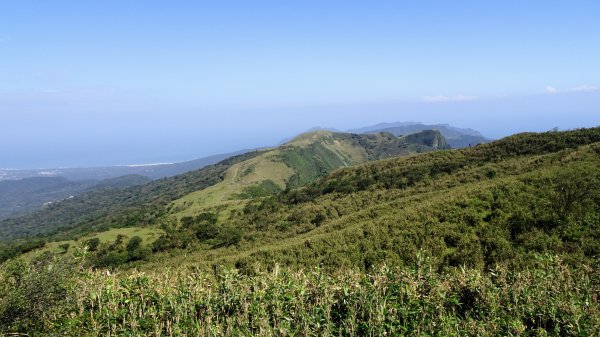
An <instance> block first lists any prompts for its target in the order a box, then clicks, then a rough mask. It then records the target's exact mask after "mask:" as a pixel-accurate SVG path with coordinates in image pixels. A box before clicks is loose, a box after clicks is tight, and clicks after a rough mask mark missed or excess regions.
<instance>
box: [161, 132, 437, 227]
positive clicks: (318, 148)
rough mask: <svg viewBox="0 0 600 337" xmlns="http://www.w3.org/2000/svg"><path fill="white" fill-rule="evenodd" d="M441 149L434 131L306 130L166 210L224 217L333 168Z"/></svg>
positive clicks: (299, 185)
mask: <svg viewBox="0 0 600 337" xmlns="http://www.w3.org/2000/svg"><path fill="white" fill-rule="evenodd" d="M446 147H447V145H446V144H445V141H444V138H443V136H441V134H440V133H439V132H436V131H425V132H422V133H419V134H415V135H411V136H407V137H400V138H398V137H395V136H393V135H390V134H370V135H356V134H346V133H335V132H330V131H315V132H309V133H306V134H302V135H300V136H298V137H296V138H294V139H293V140H291V141H290V142H288V143H286V144H284V145H282V146H280V147H277V148H274V149H272V150H268V151H265V152H264V153H262V154H261V155H258V156H256V157H254V158H251V159H249V160H246V161H243V162H239V163H237V164H235V165H232V166H231V167H229V168H228V169H227V171H226V172H225V173H224V178H223V180H222V181H221V182H218V183H217V184H215V185H212V186H210V187H208V188H205V189H202V190H199V191H196V192H193V193H190V194H188V195H186V196H184V197H182V198H180V199H177V200H175V201H173V202H172V203H171V205H170V206H169V210H170V213H172V214H174V215H175V216H176V217H177V218H182V217H186V216H193V215H196V214H200V213H202V212H213V213H217V214H219V216H220V218H221V219H226V218H227V217H228V216H229V215H230V214H231V212H232V211H239V210H241V209H242V208H243V207H244V205H245V204H246V202H247V201H248V200H249V199H254V198H258V197H267V196H270V195H274V194H277V193H278V192H281V191H283V190H286V189H287V190H289V189H293V188H298V187H301V186H304V185H306V184H308V183H310V182H313V181H315V180H316V179H318V178H319V177H322V176H324V175H326V174H328V173H330V172H332V171H334V170H336V169H338V168H342V167H348V166H351V165H355V164H360V163H364V162H367V161H370V160H377V159H381V158H388V157H394V156H403V155H408V154H412V153H418V152H428V151H432V150H435V149H438V148H446Z"/></svg>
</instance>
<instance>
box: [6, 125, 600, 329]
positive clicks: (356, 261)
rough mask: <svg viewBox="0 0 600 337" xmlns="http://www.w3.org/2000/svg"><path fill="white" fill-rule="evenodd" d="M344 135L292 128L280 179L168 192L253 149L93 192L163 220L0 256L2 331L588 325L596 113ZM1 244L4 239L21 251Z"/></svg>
mask: <svg viewBox="0 0 600 337" xmlns="http://www.w3.org/2000/svg"><path fill="white" fill-rule="evenodd" d="M426 135H427V134H423V136H426ZM336 137H340V138H336ZM353 137H354V136H347V135H341V136H335V137H333V138H331V139H330V138H328V140H327V142H329V143H322V142H321V143H319V142H317V143H314V142H312V141H309V142H306V143H305V144H304V143H302V142H304V141H305V140H306V139H307V138H300V139H296V143H295V144H296V145H293V146H292V145H288V148H287V149H286V150H285V151H283V150H279V151H280V152H277V153H276V154H277V156H278V157H277V158H280V160H281V162H283V163H287V165H289V166H290V167H295V168H296V169H295V170H294V171H293V172H294V173H293V174H291V175H289V178H288V180H287V184H286V185H285V186H283V187H282V186H279V185H278V184H276V183H275V182H274V181H275V180H270V179H263V180H261V181H260V182H259V183H257V184H254V185H240V186H243V187H244V188H243V189H241V190H239V191H236V193H237V194H236V193H232V194H231V196H232V198H233V199H224V200H223V201H221V202H222V205H221V204H215V205H213V204H211V205H210V207H205V208H191V209H192V210H197V211H195V212H194V213H189V210H190V209H185V210H184V209H182V208H181V207H179V206H181V205H184V204H185V203H182V202H177V200H176V199H178V198H182V197H183V198H185V199H184V200H185V202H188V203H190V202H193V201H194V200H191V198H190V196H191V195H201V194H190V193H197V192H194V191H198V190H200V189H202V188H206V187H208V186H211V185H215V184H218V183H222V181H223V179H224V175H225V174H226V171H227V170H231V168H230V164H239V165H242V164H243V163H244V162H246V161H249V162H250V163H256V161H257V160H258V159H259V157H260V156H263V155H265V154H264V153H249V154H245V155H242V156H238V157H234V158H232V159H230V162H228V163H220V164H217V165H214V166H211V167H207V168H206V169H203V170H200V171H196V172H193V173H189V174H187V175H182V176H177V177H174V178H168V179H167V180H162V181H157V182H156V183H150V184H146V185H143V186H141V187H133V188H129V189H126V190H125V191H128V192H126V193H123V194H119V195H110V196H108V195H107V196H104V198H109V199H110V203H111V204H112V205H115V206H114V207H115V210H116V211H113V210H103V212H107V213H106V214H109V213H110V214H112V213H114V214H116V215H115V217H116V216H121V217H124V218H127V219H130V220H129V221H130V222H126V223H127V224H129V225H131V226H141V227H144V226H149V227H152V226H154V227H156V228H160V230H161V233H162V234H161V235H159V236H158V237H157V238H156V239H154V240H152V241H147V242H146V241H144V240H142V239H141V238H140V237H136V236H133V237H124V236H118V237H117V238H116V239H115V240H113V241H105V242H100V240H94V241H91V240H80V241H78V243H77V245H76V246H75V247H68V246H64V247H63V251H62V252H58V253H52V252H45V253H43V254H38V255H35V256H30V257H28V258H12V259H9V260H8V261H6V262H4V263H3V264H2V266H1V267H0V280H1V281H0V326H1V328H0V333H28V334H30V335H48V334H50V335H52V334H53V335H156V336H159V335H167V336H169V335H178V336H179V335H181V336H189V335H194V336H195V335H203V336H204V335H206V336H217V335H265V336H267V335H286V336H287V335H306V336H312V335H314V336H323V335H343V336H355V335H356V336H376V335H427V336H431V335H439V336H445V335H461V336H462V335H480V336H497V335H514V336H518V335H520V336H546V335H551V336H584V335H585V336H588V335H598V334H600V303H599V300H600V299H599V294H600V275H599V274H598V266H599V262H600V259H599V257H600V128H592V129H578V130H573V131H566V132H545V133H524V134H517V135H514V136H511V137H507V138H504V139H501V140H499V141H495V142H491V143H487V144H482V145H478V146H475V147H471V148H465V149H459V150H448V149H445V148H446V144H445V143H443V142H441V141H442V140H443V137H442V138H441V139H438V138H437V136H435V137H433V138H431V137H429V138H428V139H421V138H419V137H418V136H417V138H419V142H420V145H419V144H417V145H410V147H413V150H411V151H407V152H405V153H403V152H402V151H400V150H399V149H401V148H402V147H403V146H404V148H406V146H408V145H406V144H407V143H406V142H407V140H406V139H403V142H404V145H401V146H400V145H399V146H395V147H392V149H395V151H396V152H395V153H393V156H391V155H388V154H391V152H390V147H389V142H390V141H391V142H392V143H394V139H395V138H396V137H395V136H393V135H389V134H379V135H377V136H369V137H359V138H353ZM373 137H376V139H378V140H377V141H376V142H374V143H373V142H372V140H374V139H375V138H373ZM386 137H394V138H386ZM309 138H310V137H309ZM381 139H388V141H381ZM336 140H338V141H340V140H344V141H345V143H344V144H350V143H353V144H355V143H356V144H358V143H360V144H362V145H361V146H360V148H361V149H363V150H364V151H365V152H363V154H365V155H367V156H369V159H371V161H365V162H364V163H358V164H355V165H352V166H349V167H345V166H347V165H346V164H347V163H344V165H342V163H341V162H337V161H338V160H340V158H342V159H343V158H345V157H344V156H345V154H346V153H354V152H348V151H346V152H343V153H342V152H339V153H341V155H340V156H332V153H333V152H327V151H331V147H328V146H330V144H334V143H335V142H334V141H336ZM432 141H433V142H432ZM298 142H300V143H302V145H297V144H299V143H298ZM426 143H427V144H428V145H427V144H426ZM434 143H435V144H436V146H435V147H436V148H437V149H439V150H437V151H433V150H435V148H434V147H433V146H432V145H434ZM328 144H329V145H328ZM415 144H416V143H415ZM344 146H345V145H344ZM420 146H426V148H423V149H425V150H426V151H420V150H418V149H419V147H420ZM340 148H341V147H339V146H338V147H336V148H335V149H336V151H338V150H339V149H340ZM353 149H354V148H353ZM369 151H373V152H372V153H373V154H370V152H369ZM419 152H427V153H419ZM335 153H338V152H335ZM398 154H402V156H399V157H394V156H397V155H398ZM389 157H391V158H389ZM269 158H272V157H269ZM308 158H317V160H316V161H309V160H307V159H308ZM385 158H387V159H385ZM253 160H254V161H253ZM228 165H229V166H228ZM242 167H247V168H250V167H252V168H257V167H259V168H260V167H261V166H257V165H255V166H242ZM248 170H249V169H248ZM228 172H229V173H228V174H229V175H230V177H229V179H233V180H232V181H234V180H235V179H241V178H240V174H239V173H238V171H235V173H236V174H235V176H234V177H233V178H232V177H231V172H230V171H228ZM242 173H243V172H242ZM248 174H250V173H248ZM253 174H256V172H254V173H253ZM234 178H235V179H234ZM248 186H250V187H248ZM152 189H160V193H150V192H151V191H153V190H152ZM159 195H160V198H159V197H157V196H159ZM186 195H187V196H186ZM91 196H92V197H95V196H94V195H91ZM97 200H98V202H100V203H101V202H103V201H102V200H103V199H97ZM140 200H141V201H142V202H140ZM140 205H143V207H142V206H140ZM149 210H151V211H149ZM141 212H146V213H141ZM61 214H64V215H56V216H57V217H58V218H60V219H68V218H69V216H68V213H61ZM101 215H105V214H100V215H94V214H93V213H91V214H86V213H82V214H81V215H78V217H75V219H76V220H73V221H74V222H73V224H74V226H73V228H80V227H78V226H82V227H81V228H88V227H86V226H87V225H86V224H88V223H89V226H90V227H89V228H95V229H96V230H97V229H98V226H97V225H95V222H94V219H95V218H97V217H98V216H101ZM34 216H35V215H34ZM37 216H39V215H37ZM62 216H64V217H62ZM144 216H146V217H144ZM61 217H62V218H61ZM58 218H57V219H58ZM149 218H150V219H151V220H150V219H149ZM21 221H22V220H21ZM47 223H48V225H47V226H49V227H52V226H51V222H47ZM120 223H123V222H122V221H120ZM6 224H10V225H11V226H6ZM75 225H76V226H75ZM94 226H96V227H94ZM109 227H110V226H107V227H106V228H109ZM3 228H9V229H11V231H10V232H7V233H14V232H16V231H17V229H19V228H20V227H19V223H14V222H13V223H7V222H5V223H4V227H3ZM19 230H20V229H19ZM31 230H32V231H33V229H31ZM77 230H78V231H83V229H77ZM86 230H87V229H86ZM72 234H73V233H72V232H70V230H69V229H67V230H66V231H64V230H63V231H60V232H56V233H55V234H54V237H55V238H60V236H61V235H64V236H68V235H72ZM17 236H18V235H15V237H17ZM38 240H41V239H38ZM36 242H37V246H36V245H35V244H36ZM25 243H27V244H28V245H29V246H28V247H26V248H27V251H30V250H35V249H37V248H39V247H41V246H43V243H40V242H39V241H35V240H27V241H24V242H22V243H20V245H23V244H25ZM32 245H33V246H32ZM11 247H13V248H12V249H17V250H16V251H14V250H13V253H11V254H6V257H9V256H14V255H17V254H18V253H20V252H24V251H25V249H22V247H21V248H18V247H19V246H15V245H14V244H13V246H11ZM15 247H16V248H15ZM19 249H20V250H19ZM31 294H35V296H31Z"/></svg>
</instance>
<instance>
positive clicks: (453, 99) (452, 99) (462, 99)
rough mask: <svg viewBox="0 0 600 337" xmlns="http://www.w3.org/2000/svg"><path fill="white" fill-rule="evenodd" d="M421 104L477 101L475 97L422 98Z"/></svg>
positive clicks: (439, 96)
mask: <svg viewBox="0 0 600 337" xmlns="http://www.w3.org/2000/svg"><path fill="white" fill-rule="evenodd" d="M422 100H423V102H470V101H475V100H477V97H475V96H467V95H454V96H444V95H438V96H424V97H423V99H422Z"/></svg>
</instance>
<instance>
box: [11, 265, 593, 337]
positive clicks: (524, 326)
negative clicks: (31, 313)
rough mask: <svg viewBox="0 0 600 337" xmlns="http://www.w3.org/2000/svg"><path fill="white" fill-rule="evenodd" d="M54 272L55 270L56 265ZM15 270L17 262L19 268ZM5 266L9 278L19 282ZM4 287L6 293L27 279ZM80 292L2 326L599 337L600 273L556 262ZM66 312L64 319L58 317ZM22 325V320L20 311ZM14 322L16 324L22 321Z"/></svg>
mask: <svg viewBox="0 0 600 337" xmlns="http://www.w3.org/2000/svg"><path fill="white" fill-rule="evenodd" d="M53 268H56V267H52V268H50V270H52V269H53ZM9 269H10V268H9ZM7 272H9V270H7V268H6V267H3V269H2V272H1V275H2V278H3V280H5V279H7V278H10V277H11V276H10V275H7ZM9 288H10V287H3V288H2V293H1V295H2V297H1V298H0V316H1V315H3V314H5V312H6V309H7V305H10V303H9V302H7V301H6V297H5V296H6V295H7V294H10V293H11V292H13V291H15V289H17V290H18V288H19V286H17V285H13V286H12V288H10V289H9ZM74 289H75V290H76V291H75V292H72V293H71V292H68V293H64V294H65V296H68V298H63V299H61V300H60V301H58V302H57V306H59V307H60V309H61V310H55V309H54V308H52V307H49V308H48V315H43V314H42V315H41V316H40V317H39V321H38V322H37V324H36V322H35V321H32V320H31V317H29V320H28V321H27V322H24V323H23V322H21V323H23V324H13V325H8V326H3V327H2V328H0V331H3V332H4V333H9V332H25V333H29V334H30V335H67V336H402V335H418V336H467V335H468V336H499V335H505V336H546V335H550V336H593V335H600V305H599V299H598V295H599V293H600V273H599V272H598V271H597V270H596V269H591V268H588V269H586V268H583V269H578V270H573V269H571V268H570V267H567V266H566V265H564V264H563V263H562V262H561V261H560V260H558V259H557V258H554V257H549V256H546V257H543V258H540V259H539V261H538V263H537V265H536V267H535V268H532V269H529V270H525V271H522V272H510V271H508V270H505V269H502V268H499V269H497V270H493V271H491V272H488V273H482V272H479V271H476V270H469V269H456V270H453V271H451V272H448V273H443V274H440V273H437V272H435V271H434V270H432V269H431V268H430V267H429V265H428V264H427V263H422V261H421V262H419V263H417V265H415V266H414V267H413V268H406V269H396V268H393V269H392V268H388V267H386V266H382V267H381V268H379V269H377V270H376V271H375V272H374V273H371V274H365V273H362V272H358V271H344V272H341V271H340V272H339V273H337V274H328V273H324V272H322V271H321V270H319V269H311V270H300V271H290V270H284V269H279V268H277V267H275V268H274V270H273V271H272V272H260V271H259V272H257V274H256V275H255V276H247V275H241V274H239V273H237V272H236V271H226V272H223V273H221V274H219V275H218V276H216V277H215V276H213V275H211V274H206V273H203V272H201V271H199V270H189V271H185V272H177V273H175V272H169V271H165V272H163V273H159V274H145V273H140V272H134V273H131V274H129V275H107V273H106V272H103V271H83V272H82V273H81V275H79V276H78V278H77V280H76V283H75V286H74ZM56 312H60V313H61V315H56V314H51V313H56ZM13 319H14V320H15V322H19V320H20V319H21V317H18V316H17V317H13ZM13 323H14V322H13Z"/></svg>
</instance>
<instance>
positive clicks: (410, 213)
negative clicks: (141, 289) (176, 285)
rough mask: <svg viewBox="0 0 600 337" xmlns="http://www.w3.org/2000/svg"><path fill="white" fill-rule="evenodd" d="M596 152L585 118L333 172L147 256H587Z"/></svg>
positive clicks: (321, 260) (356, 259)
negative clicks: (166, 252) (175, 251)
mask: <svg viewBox="0 0 600 337" xmlns="http://www.w3.org/2000/svg"><path fill="white" fill-rule="evenodd" d="M599 154H600V129H599V128H596V129H585V130H577V131H571V132H562V133H544V134H520V135H516V136H513V137H508V138H506V139H503V140H500V141H497V142H493V143H490V144H486V145H481V146H478V147H475V148H470V149H463V150H453V151H441V152H434V153H427V154H421V155H415V156H408V157H400V158H393V159H387V160H380V161H375V162H372V163H366V164H363V165H358V166H353V167H349V168H345V169H341V170H336V171H334V172H333V173H331V174H329V175H327V176H325V177H324V178H322V179H319V180H317V181H316V182H314V183H311V184H309V185H307V186H306V187H303V188H299V189H295V190H291V191H286V192H284V193H282V194H280V195H278V196H275V197H272V198H267V199H262V200H255V201H253V202H251V203H249V204H248V205H246V206H245V207H244V208H243V210H242V211H240V212H235V213H232V214H231V215H230V216H229V217H228V218H227V219H220V220H219V222H218V224H217V225H218V227H220V228H223V232H222V233H221V236H218V235H216V236H215V237H214V238H213V240H208V241H202V240H200V241H199V242H198V245H197V246H194V244H193V243H192V244H191V246H190V247H196V248H193V249H192V251H193V253H192V255H191V256H190V255H188V256H187V257H186V258H183V257H172V256H169V258H167V259H164V260H161V261H159V262H156V263H158V265H162V264H168V265H170V264H173V265H185V264H194V265H198V264H200V265H204V266H206V267H210V266H211V265H212V266H214V267H218V266H222V265H229V266H236V267H238V268H241V269H244V270H246V271H247V272H251V271H252V270H253V268H254V266H255V264H257V263H258V264H260V265H267V266H268V265H273V264H274V263H279V264H283V265H288V266H295V267H306V266H310V265H315V266H317V265H320V266H324V267H327V268H331V269H333V270H335V269H337V268H341V267H349V268H361V269H369V268H371V267H373V266H377V265H379V264H381V263H388V264H398V265H404V264H410V263H412V262H414V258H415V256H417V255H418V253H419V252H422V253H423V254H426V255H427V256H430V257H432V259H433V260H432V261H433V263H434V264H435V265H436V266H438V267H439V268H446V267H452V266H460V265H466V266H468V267H471V268H490V267H493V266H494V265H495V264H497V263H501V264H510V265H511V266H513V267H516V266H526V265H528V264H530V263H531V258H532V257H533V254H534V253H553V254H561V255H563V256H564V257H565V258H566V259H567V260H568V261H570V262H571V263H574V264H578V263H596V262H597V261H598V255H599V254H600V220H599V219H600V213H599V212H598V210H599V209H600V207H599V205H600V194H599V192H600V185H599V184H600V169H599V168H600V155H599ZM576 191H582V193H576ZM199 226H202V225H201V224H200V225H199ZM227 228H229V229H230V228H235V229H237V230H238V231H239V233H238V234H239V235H238V237H237V239H236V240H234V242H231V241H230V242H227V241H226V236H227V235H228V234H231V231H229V229H228V231H229V232H227V231H225V230H224V229H227ZM196 229H197V228H196ZM171 230H172V232H171V233H167V235H166V238H168V237H169V235H173V236H174V233H176V232H178V231H180V232H181V233H187V234H184V235H187V236H191V237H193V236H194V229H193V228H192V229H190V228H179V229H171ZM240 233H241V234H240ZM175 246H176V245H175ZM199 261H201V262H199ZM154 266H156V264H150V265H148V268H149V269H152V268H154Z"/></svg>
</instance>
